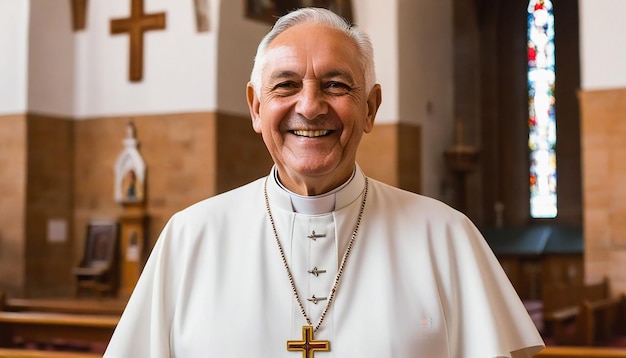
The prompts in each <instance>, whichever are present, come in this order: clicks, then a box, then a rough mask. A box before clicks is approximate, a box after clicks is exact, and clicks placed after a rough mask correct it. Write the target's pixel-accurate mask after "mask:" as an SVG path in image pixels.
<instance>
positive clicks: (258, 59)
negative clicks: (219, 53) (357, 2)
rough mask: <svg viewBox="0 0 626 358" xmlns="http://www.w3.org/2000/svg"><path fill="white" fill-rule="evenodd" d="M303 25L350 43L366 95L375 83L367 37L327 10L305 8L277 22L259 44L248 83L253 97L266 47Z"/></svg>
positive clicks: (258, 85)
mask: <svg viewBox="0 0 626 358" xmlns="http://www.w3.org/2000/svg"><path fill="white" fill-rule="evenodd" d="M306 23H312V24H320V25H324V26H327V27H328V28H331V29H336V30H340V31H342V32H343V33H345V34H346V35H348V36H349V37H350V38H351V39H352V40H353V41H354V43H355V45H356V46H357V49H358V51H359V54H360V57H361V58H360V60H361V61H360V62H361V67H362V69H363V72H364V77H365V89H366V91H367V92H369V91H370V90H371V89H372V88H373V87H374V84H375V81H376V71H375V69H374V49H373V47H372V42H371V40H370V38H369V36H368V35H367V34H366V33H365V32H363V31H361V30H360V29H358V28H357V27H356V26H353V25H352V24H350V23H349V22H348V21H347V20H346V19H344V18H342V17H341V16H339V15H337V14H335V13H333V12H332V11H330V10H327V9H323V8H313V7H307V8H302V9H298V10H295V11H293V12H290V13H288V14H287V15H284V16H282V17H281V18H279V19H278V21H276V23H275V24H274V26H273V27H272V29H271V30H270V32H268V33H267V35H265V37H263V39H262V40H261V42H260V43H259V47H258V48H257V51H256V56H255V57H254V66H253V67H252V73H251V74H250V83H251V84H252V87H253V88H254V91H255V92H256V94H257V96H260V90H261V82H262V72H263V68H264V67H265V62H266V54H267V48H268V46H269V45H270V43H271V42H272V41H273V40H274V39H275V38H276V37H277V36H278V35H280V34H281V33H283V32H284V31H285V30H287V29H289V28H291V27H293V26H296V25H299V24H306Z"/></svg>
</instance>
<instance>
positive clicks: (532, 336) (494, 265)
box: [440, 215, 544, 358]
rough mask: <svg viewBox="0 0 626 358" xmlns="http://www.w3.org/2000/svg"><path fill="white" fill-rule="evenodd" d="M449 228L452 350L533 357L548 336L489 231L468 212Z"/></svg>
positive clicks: (456, 353)
mask: <svg viewBox="0 0 626 358" xmlns="http://www.w3.org/2000/svg"><path fill="white" fill-rule="evenodd" d="M447 230H448V232H447V235H446V237H447V238H448V240H447V241H448V242H447V250H445V251H447V255H449V257H445V258H444V257H442V258H441V259H442V260H441V261H440V262H447V264H446V266H447V267H446V268H444V270H446V271H447V270H449V271H450V272H448V273H449V277H448V280H449V281H448V285H444V286H447V288H446V291H448V292H447V293H446V297H448V302H446V303H444V305H447V306H448V307H447V308H448V312H449V313H450V315H449V317H447V318H446V321H447V325H448V332H449V334H450V340H449V342H450V343H449V344H450V352H451V353H452V356H454V357H468V358H469V357H490V358H491V357H512V358H522V357H529V358H530V357H533V356H534V355H535V354H536V353H537V352H539V351H540V350H541V349H543V347H544V343H543V340H542V339H541V336H540V335H539V333H538V331H537V329H536V326H535V325H534V323H533V322H532V320H531V319H530V316H529V315H528V312H527V310H526V308H525V307H524V305H523V304H522V302H521V300H520V299H519V297H518V295H517V292H516V291H515V289H514V288H513V286H512V284H511V283H510V281H509V279H508V277H507V276H506V274H505V272H504V270H503V269H502V268H501V265H500V263H499V262H498V260H497V259H496V257H495V255H494V254H493V252H492V251H491V249H490V247H489V246H488V245H487V243H486V241H485V240H484V238H483V236H482V235H481V234H480V232H479V231H478V230H477V229H476V227H475V226H474V224H472V223H471V222H470V220H469V219H467V218H466V217H465V216H464V215H461V222H460V225H459V224H456V225H454V224H453V225H449V226H448V229H447ZM452 242H454V243H453V244H452ZM440 269H441V268H440Z"/></svg>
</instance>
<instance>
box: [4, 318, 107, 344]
mask: <svg viewBox="0 0 626 358" xmlns="http://www.w3.org/2000/svg"><path fill="white" fill-rule="evenodd" d="M118 321H119V316H108V315H78V314H64V313H49V312H6V311H2V312H0V346H1V347H12V346H13V345H14V344H15V340H16V339H18V338H19V339H21V340H24V341H34V342H46V341H51V340H54V339H66V340H79V341H86V342H96V343H108V342H109V340H110V339H111V336H112V335H113V331H114V330H115V326H116V325H117V322H118Z"/></svg>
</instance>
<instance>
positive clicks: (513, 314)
mask: <svg viewBox="0 0 626 358" xmlns="http://www.w3.org/2000/svg"><path fill="white" fill-rule="evenodd" d="M273 170H275V169H273ZM365 182H366V177H365V176H364V175H363V173H362V172H361V170H360V168H358V166H357V169H356V172H355V175H354V177H353V179H352V180H351V181H350V182H349V183H348V184H347V185H346V186H344V187H343V188H342V189H341V190H340V191H338V192H337V193H336V194H334V200H335V205H334V206H335V209H334V210H333V211H331V212H328V213H322V214H315V215H307V214H301V213H297V212H294V210H293V205H292V201H291V196H290V194H289V193H288V192H286V191H285V190H284V189H283V188H281V187H280V185H279V184H278V183H277V181H276V179H275V175H274V174H273V173H272V174H271V175H269V176H268V177H267V178H262V179H259V180H257V181H255V182H252V183H250V184H248V185H245V186H243V187H241V188H238V189H235V190H232V191H230V192H227V193H224V194H221V195H218V196H215V197H212V198H210V199H207V200H204V201H202V202H200V203H198V204H195V205H193V206H191V207H189V208H187V209H185V210H183V211H181V212H179V213H177V214H175V215H174V216H173V217H172V218H171V220H170V221H169V222H168V224H167V225H166V227H165V228H164V230H163V232H162V233H161V235H160V237H159V239H158V241H157V243H156V245H155V247H154V249H153V251H152V253H151V255H150V258H149V260H148V262H147V263H146V266H145V268H144V271H143V273H142V275H141V278H140V279H139V282H138V283H137V286H136V288H135V291H134V292H133V294H132V297H131V298H130V300H129V303H128V306H127V308H126V310H125V312H124V314H123V315H122V317H121V320H120V322H119V325H118V326H117V329H116V331H115V333H114V335H113V337H112V339H111V342H110V344H109V346H108V348H107V351H106V353H105V357H107V358H116V357H120V358H121V357H123V358H126V357H142V358H143V357H151V358H158V357H183V358H191V357H219V358H237V357H267V358H280V357H284V358H300V357H303V354H302V353H301V352H288V351H287V349H286V346H287V341H288V340H296V341H297V340H301V339H302V336H303V334H302V326H305V325H307V322H306V321H305V319H304V316H303V314H302V313H301V310H300V308H299V306H298V304H297V302H296V300H295V298H294V294H293V292H292V287H291V285H290V283H289V279H288V275H287V273H286V269H285V267H284V265H283V262H282V259H281V255H280V253H279V250H278V246H277V243H276V239H275V236H274V233H273V231H272V227H271V224H270V221H269V218H268V213H267V210H266V204H265V198H264V187H265V186H267V195H268V198H269V202H270V208H271V212H272V216H273V218H274V221H275V226H276V231H277V234H278V237H279V240H280V244H281V246H282V248H283V250H284V253H285V259H286V261H287V263H288V265H289V268H290V270H291V272H292V274H293V277H294V282H295V286H296V288H297V291H298V294H299V296H300V298H301V300H302V302H303V305H304V307H305V310H306V313H307V314H308V316H309V317H310V320H311V322H312V325H313V326H315V325H317V324H318V322H319V319H320V316H321V314H322V312H323V310H324V308H325V306H326V303H327V302H328V299H327V298H328V297H329V295H330V290H331V287H332V285H333V282H334V280H335V276H336V274H337V270H338V267H339V265H340V261H341V258H342V257H343V255H344V252H345V251H346V248H347V245H348V242H349V241H350V239H351V235H352V233H353V231H354V228H355V224H356V220H357V217H358V214H359V209H360V206H361V199H362V197H363V194H364V192H365ZM313 234H314V235H313ZM309 236H313V237H312V238H309ZM324 298H326V300H324ZM315 302H317V303H315ZM314 339H315V340H327V341H329V342H330V351H329V352H315V353H314V356H315V357H316V358H352V357H360V358H391V357H399V358H406V357H428V358H439V357H450V358H483V357H484V358H487V357H489V358H490V357H511V356H512V357H532V356H533V355H534V353H536V352H538V351H539V350H541V349H542V347H543V341H542V339H541V337H540V336H539V334H538V332H537V330H536V328H535V326H534V324H533V322H532V321H531V320H530V318H529V316H528V314H527V312H526V310H525V308H524V306H523V305H522V303H521V301H520V299H519V298H518V296H517V294H516V292H515V291H514V289H513V287H512V286H511V284H510V282H509V280H508V279H507V277H506V275H505V273H504V271H503V270H502V268H501V267H500V265H499V263H498V261H497V260H496V258H495V257H494V255H493V253H492V252H491V250H490V249H489V247H488V246H487V244H486V242H485V240H484V239H483V237H482V236H481V234H480V233H479V232H478V230H477V229H476V228H475V226H474V225H473V224H472V223H471V222H470V221H469V220H468V219H467V218H466V217H465V216H464V215H463V214H461V213H459V212H457V211H455V210H453V209H451V208H450V207H448V206H447V205H445V204H443V203H441V202H439V201H436V200H433V199H430V198H427V197H424V196H420V195H417V194H414V193H409V192H406V191H403V190H400V189H397V188H394V187H391V186H388V185H386V184H383V183H380V182H378V181H375V180H372V179H368V190H367V201H366V203H365V208H364V211H363V215H362V221H361V224H360V228H359V231H358V235H357V236H356V240H355V241H354V246H353V248H352V251H351V253H350V255H349V257H348V259H347V262H346V264H345V270H344V272H343V275H342V277H341V280H340V283H339V285H338V289H337V291H336V296H335V299H334V302H332V305H331V306H330V307H329V309H328V312H327V314H326V317H325V318H324V320H323V322H322V324H321V326H320V328H319V330H317V331H316V332H315V334H314ZM511 352H515V354H513V355H512V353H511Z"/></svg>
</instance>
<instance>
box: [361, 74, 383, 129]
mask: <svg viewBox="0 0 626 358" xmlns="http://www.w3.org/2000/svg"><path fill="white" fill-rule="evenodd" d="M382 100H383V94H382V89H381V87H380V85H379V84H378V83H377V84H375V85H374V87H372V90H371V91H370V94H369V95H368V97H367V118H366V121H365V128H364V132H365V133H369V132H371V131H372V129H374V119H375V118H376V113H377V112H378V107H380V104H381V102H382Z"/></svg>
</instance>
